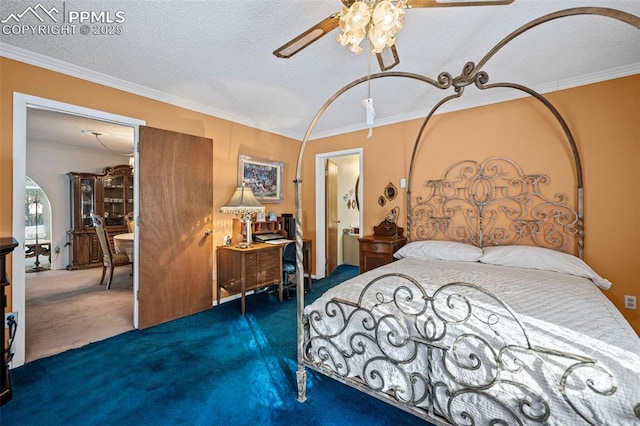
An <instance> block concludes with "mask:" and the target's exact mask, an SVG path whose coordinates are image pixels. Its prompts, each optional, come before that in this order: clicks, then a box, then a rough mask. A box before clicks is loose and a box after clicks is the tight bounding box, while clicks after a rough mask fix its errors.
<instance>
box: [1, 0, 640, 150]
mask: <svg viewBox="0 0 640 426" xmlns="http://www.w3.org/2000/svg"><path fill="white" fill-rule="evenodd" d="M41 3H42V5H43V6H46V7H51V6H52V5H55V6H56V7H58V8H59V9H60V10H61V11H62V10H63V9H62V8H63V6H64V8H65V9H64V10H65V11H66V13H68V12H69V11H76V10H81V9H82V10H85V11H106V12H109V13H110V14H111V16H112V17H115V16H116V15H115V14H116V12H118V11H120V12H122V15H121V16H123V17H124V18H125V21H124V22H123V23H122V24H121V29H122V34H118V35H95V34H87V35H82V34H80V33H79V25H78V29H76V31H77V32H76V33H75V34H73V35H29V34H5V31H4V30H3V32H2V34H1V35H0V37H1V39H0V40H1V42H2V44H0V51H1V53H2V55H3V56H6V57H9V58H13V59H18V60H22V61H25V62H29V63H33V64H36V65H40V66H44V67H47V68H50V69H54V70H57V71H63V72H68V73H70V74H72V75H77V76H80V77H82V78H87V79H89V80H92V81H97V82H101V83H103V84H108V85H110V86H113V87H118V88H122V89H125V90H129V91H132V92H134V93H139V94H142V95H145V96H148V97H151V98H155V99H160V100H163V101H166V102H171V103H174V104H177V105H181V106H184V107H187V108H192V109H195V110H198V111H202V112H205V113H208V114H212V115H216V116H219V117H222V118H225V119H228V120H232V121H235V122H239V123H243V124H247V125H250V126H252V127H256V128H259V129H263V130H266V131H271V132H275V133H278V134H281V135H284V136H289V137H292V138H295V139H298V140H300V139H302V138H303V136H304V133H305V131H306V130H307V127H308V126H309V124H310V122H311V120H312V119H313V117H314V116H315V114H316V113H317V112H318V111H319V109H320V108H321V107H322V105H323V104H324V103H325V102H326V101H327V99H328V98H329V97H330V96H331V95H333V94H334V93H335V92H336V91H338V90H339V89H340V88H342V87H344V86H345V85H347V84H348V83H350V82H351V81H353V80H355V79H357V78H360V77H363V76H366V75H367V73H368V72H369V71H368V70H369V67H370V70H371V72H378V71H379V70H378V67H377V63H376V61H375V57H371V60H369V59H370V57H369V56H370V55H367V54H366V53H364V54H362V55H355V54H353V53H351V52H349V51H348V49H347V48H344V47H342V46H340V45H339V44H338V43H337V42H336V35H337V33H338V31H339V30H334V31H333V32H332V33H330V34H328V35H326V36H325V37H323V38H321V39H320V40H318V41H317V42H315V43H313V44H312V45H310V46H309V47H307V48H306V49H304V50H303V51H301V52H299V53H298V54H296V55H295V56H293V57H292V58H290V59H280V58H276V57H275V56H274V55H273V54H272V51H273V50H274V49H275V48H277V47H279V46H281V45H282V44H284V43H285V42H287V41H289V40H290V39H291V38H293V37H294V36H296V35H298V34H299V33H301V32H303V31H304V30H306V29H308V28H309V27H311V26H312V25H314V24H315V23H316V22H318V21H320V20H322V19H324V18H326V17H327V16H329V15H331V14H332V13H334V12H336V11H338V10H339V9H340V7H341V2H340V1H339V0H318V1H303V0H286V1H283V0H271V1H261V0H245V1H237V0H236V1H167V0H164V1H160V0H155V1H113V0H111V1H97V0H96V1H78V0H66V1H64V2H63V1H48V0H47V1H44V0H43V1H42V2H41ZM36 4H37V1H7V0H5V1H3V2H1V3H0V20H7V19H9V21H7V22H6V23H5V24H2V25H7V24H11V23H12V21H11V18H10V17H11V14H14V15H15V14H19V13H22V12H23V11H24V10H26V8H27V7H29V6H32V7H35V5H36ZM583 6H601V7H609V8H615V9H619V10H623V11H626V12H629V13H632V14H634V15H636V16H640V1H638V0H626V1H624V0H622V1H619V0H591V1H577V0H562V1H557V0H555V1H552V0H515V2H514V3H513V4H511V5H508V6H482V7H456V8H451V7H447V8H427V9H411V10H408V11H407V14H406V20H405V26H404V28H403V29H402V31H401V32H400V33H399V34H398V37H397V48H398V52H399V56H400V65H399V66H397V67H396V68H394V69H393V71H406V72H412V73H417V74H422V75H425V76H428V77H431V78H433V79H435V78H436V77H437V75H438V74H439V73H441V72H443V71H447V72H449V73H451V74H452V75H453V76H457V75H458V74H460V71H461V70H462V67H463V66H464V64H465V63H466V62H467V61H479V60H480V59H481V58H482V57H483V56H484V55H485V54H486V53H487V52H488V51H489V50H490V49H491V48H492V47H493V46H494V45H495V44H496V43H497V42H499V41H500V40H501V39H503V38H504V37H505V36H507V35H508V34H509V33H510V32H512V31H514V30H515V29H517V28H519V27H520V26H522V25H524V24H526V23H527V22H529V21H532V20H533V19H536V18H538V17H540V16H542V15H545V14H547V13H550V12H555V11H558V10H562V9H568V8H571V7H583ZM20 19H21V22H20V24H24V23H27V22H29V20H31V23H34V24H35V23H37V22H36V21H35V18H34V17H33V16H32V15H29V14H26V15H24V16H22V17H21V18H20ZM14 21H15V19H14ZM9 32H10V31H9ZM484 70H485V71H487V72H488V74H489V76H490V79H491V81H492V82H496V81H509V82H515V83H519V84H524V85H526V86H529V87H532V88H534V89H536V90H538V91H541V92H546V91H550V90H557V89H559V88H564V87H570V86H573V85H579V84H585V83H589V82H593V81H599V80H603V79H608V78H614V77H618V76H622V75H629V74H635V73H638V72H639V71H640V30H638V29H635V28H633V27H631V26H630V25H628V24H625V23H622V22H620V21H616V20H613V19H610V18H604V17H601V16H575V17H568V18H563V19H558V20H555V21H552V22H548V23H545V24H543V25H540V26H538V27H536V28H534V29H533V30H531V31H528V32H527V33H525V34H523V35H522V36H520V37H518V38H516V39H515V40H514V41H512V42H511V43H509V44H508V45H507V46H505V47H504V48H503V49H502V50H500V51H499V52H498V53H497V54H496V55H495V56H494V57H493V58H491V59H490V60H489V61H488V63H487V64H486V66H485V67H484ZM451 92H452V89H449V90H448V91H447V92H446V93H451ZM369 93H370V95H371V97H372V98H373V99H374V106H375V109H376V125H380V124H387V123H393V122H397V121H402V120H406V119H410V118H416V117H422V116H424V115H425V114H426V113H427V112H428V111H429V110H430V109H431V107H432V106H433V105H434V104H435V102H437V100H439V99H441V98H442V97H443V96H444V95H445V91H442V90H439V89H435V88H433V87H431V86H428V85H425V84H424V83H419V82H417V81H411V80H407V79H400V78H385V79H377V80H374V81H372V82H371V83H370V86H368V85H367V84H362V85H359V86H357V87H355V88H354V89H352V90H350V91H349V92H347V93H345V94H344V95H343V96H341V97H340V98H339V99H338V100H337V101H336V102H334V103H333V104H332V105H331V106H330V107H329V108H328V109H327V111H326V113H325V114H324V115H323V116H322V118H321V119H320V120H319V122H318V125H317V126H316V128H315V130H314V133H313V135H312V137H320V136H326V135H331V134H337V133H343V132H347V131H352V130H357V129H364V128H366V123H365V110H364V108H363V106H362V99H363V98H366V97H368V95H369ZM88 96H90V94H88ZM489 96H490V97H489ZM509 96H510V94H506V93H499V94H498V95H496V94H491V95H487V94H486V93H483V92H481V91H479V90H477V89H475V88H473V87H468V88H467V89H466V93H465V102H462V103H459V104H458V105H457V106H458V107H460V108H461V107H465V106H472V105H477V104H482V103H486V102H491V101H495V100H499V99H504V98H508V97H509ZM136 118H143V117H136ZM34 123H35V122H34ZM34 125H35V124H34ZM49 129H51V128H49Z"/></svg>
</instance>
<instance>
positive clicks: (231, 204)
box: [220, 186, 264, 214]
mask: <svg viewBox="0 0 640 426" xmlns="http://www.w3.org/2000/svg"><path fill="white" fill-rule="evenodd" d="M263 211H264V206H263V205H262V204H260V201H258V200H257V199H256V197H255V195H253V190H252V189H251V188H250V187H248V186H239V187H237V188H236V190H235V191H234V192H233V195H232V196H231V198H230V199H229V201H227V202H226V203H225V204H224V205H223V206H222V207H220V212H221V213H235V214H251V213H258V212H263Z"/></svg>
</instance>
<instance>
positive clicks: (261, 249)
mask: <svg viewBox="0 0 640 426" xmlns="http://www.w3.org/2000/svg"><path fill="white" fill-rule="evenodd" d="M216 252H217V268H216V269H217V275H218V279H217V299H218V305H219V304H220V293H221V289H225V290H226V291H227V292H228V293H230V294H237V293H240V294H241V298H242V301H241V311H242V315H244V313H245V296H246V292H247V291H250V290H256V289H259V288H262V287H267V286H270V285H274V284H276V285H278V295H279V298H280V301H282V245H280V244H254V245H253V247H250V248H246V249H242V248H237V247H234V246H219V247H218V248H217V250H216Z"/></svg>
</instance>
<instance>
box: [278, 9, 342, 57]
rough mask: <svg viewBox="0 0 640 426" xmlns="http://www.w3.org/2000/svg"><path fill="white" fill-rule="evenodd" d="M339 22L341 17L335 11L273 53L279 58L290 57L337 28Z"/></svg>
mask: <svg viewBox="0 0 640 426" xmlns="http://www.w3.org/2000/svg"><path fill="white" fill-rule="evenodd" d="M339 24H340V18H339V17H338V14H337V13H334V14H333V15H331V16H329V17H328V18H325V19H323V20H322V21H320V22H318V23H317V24H316V25H314V26H313V27H311V28H309V29H308V30H307V31H305V32H303V33H302V34H300V35H299V36H297V37H296V38H294V39H293V40H291V41H289V42H288V43H285V44H284V45H282V46H280V47H279V48H277V49H276V50H274V51H273V54H274V55H276V56H277V57H278V58H290V57H292V56H293V55H295V54H296V53H298V52H299V51H301V50H302V49H304V48H305V47H307V46H308V45H310V44H311V43H313V42H314V41H316V40H317V39H319V38H320V37H322V36H323V35H325V34H326V33H328V32H331V31H333V30H334V29H336V28H337V27H338V25H339Z"/></svg>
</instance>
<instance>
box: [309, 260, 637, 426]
mask: <svg viewBox="0 0 640 426" xmlns="http://www.w3.org/2000/svg"><path fill="white" fill-rule="evenodd" d="M385 273H402V274H406V275H408V276H410V277H412V278H414V279H415V280H417V281H418V282H419V283H420V285H421V286H422V287H423V288H424V291H426V294H427V295H428V296H429V297H431V296H433V295H434V292H435V291H436V290H437V289H438V288H440V287H441V286H443V285H445V284H448V283H452V282H464V283H472V284H476V285H478V286H480V287H482V288H484V289H487V290H488V291H490V292H491V293H493V294H494V295H496V296H497V297H498V298H500V299H501V300H502V301H504V302H505V303H506V304H507V305H508V306H509V307H510V308H511V309H513V311H514V312H515V313H516V316H517V318H519V320H520V321H521V322H522V324H523V325H524V328H525V330H526V336H527V337H528V339H529V344H530V345H531V346H532V347H534V348H543V350H542V351H541V354H542V355H541V356H540V357H542V358H544V360H545V366H544V367H543V368H541V367H540V366H539V365H538V364H537V360H538V355H536V356H533V357H531V356H530V354H526V355H525V354H522V356H521V357H519V359H521V360H522V362H523V363H525V364H526V365H527V368H525V370H527V373H526V374H527V377H526V378H525V379H522V377H521V374H522V372H521V371H519V372H518V374H519V378H518V379H514V380H519V383H523V381H524V383H525V384H526V386H527V389H532V390H533V393H534V394H541V395H543V396H544V398H545V402H544V403H545V404H549V406H550V409H549V411H550V414H548V415H546V417H545V418H544V420H543V423H544V424H555V425H573V424H589V423H588V422H593V424H598V425H615V426H619V425H640V417H639V416H640V339H639V338H638V336H637V334H636V333H635V332H634V330H633V329H632V328H631V326H630V325H629V324H628V323H627V321H626V320H625V319H624V317H623V316H622V315H621V314H620V312H619V311H618V310H617V309H616V308H615V306H614V305H613V304H612V303H611V302H610V301H609V300H608V299H607V298H606V297H605V296H604V295H603V294H602V291H601V290H600V289H598V288H597V287H596V286H595V285H594V284H593V283H592V282H591V281H590V280H587V279H584V278H580V277H575V276H572V275H565V274H559V273H556V272H547V271H540V270H532V269H523V268H511V267H503V266H494V265H486V264H481V263H477V262H450V261H442V260H434V261H426V260H420V259H415V258H405V259H401V260H399V261H396V262H393V263H391V264H389V265H386V266H384V267H382V268H378V269H375V270H373V271H369V272H367V273H365V274H362V275H359V276H357V277H355V278H353V279H352V280H349V281H347V282H345V283H343V284H341V285H339V286H336V287H334V288H333V289H330V290H329V291H327V292H326V293H325V294H324V295H323V296H321V297H320V298H319V299H318V300H316V301H315V302H314V303H313V304H311V305H309V306H307V307H306V308H305V314H306V315H310V314H311V313H312V312H315V315H314V316H312V327H311V328H310V337H311V338H314V337H317V336H318V333H317V330H318V329H323V327H328V330H330V329H332V327H334V329H337V328H339V327H340V326H341V325H340V323H341V321H342V320H341V319H340V318H338V317H332V318H328V317H329V316H328V315H326V314H324V312H325V305H326V304H327V302H329V301H330V300H331V299H332V298H339V299H344V300H348V301H352V302H357V301H358V298H359V296H360V293H361V291H362V289H363V288H364V287H365V286H366V285H367V284H368V283H369V282H371V280H372V279H374V278H375V277H377V276H380V275H382V274H385ZM384 281H385V282H389V281H391V279H385V280H384ZM375 293H376V292H372V294H371V295H370V296H367V297H369V299H368V300H365V301H364V302H363V304H364V305H367V306H372V305H373V304H375V303H376V294H375ZM380 294H381V293H380V292H378V296H377V297H378V299H377V301H378V302H379V301H380V300H381V299H380ZM389 297H392V295H391V293H389ZM434 306H435V305H434ZM391 308H392V306H389V309H387V307H386V306H385V307H379V308H376V309H375V310H376V314H375V315H376V316H380V315H384V314H385V313H387V312H389V310H390V309H391ZM317 315H320V316H321V317H322V319H321V321H322V324H323V325H322V326H320V327H319V326H318V324H320V320H318V316H317ZM332 321H333V324H332V323H331V322H332ZM360 322H361V321H360ZM353 323H354V324H355V325H354V324H352V323H351V322H350V323H349V326H348V327H347V328H349V327H355V326H356V325H357V324H358V321H353ZM327 324H328V325H327ZM406 325H407V328H408V329H410V330H413V331H411V334H412V335H419V333H418V332H416V331H415V329H414V328H412V326H411V323H407V324H406ZM429 327H430V326H428V325H425V330H433V329H432V328H429ZM436 330H437V327H436ZM354 332H355V330H347V332H346V333H343V334H342V335H341V336H343V337H339V338H337V339H336V341H335V342H334V343H335V344H336V345H338V346H340V345H343V346H344V348H345V349H347V348H348V347H352V346H350V345H353V343H354V340H353V336H354ZM500 333H501V334H500V336H498V337H499V340H502V339H504V340H506V341H508V342H514V341H515V342H516V345H523V346H526V340H523V339H522V337H521V335H520V334H519V332H518V331H517V330H516V331H515V332H514V334H513V335H511V332H510V331H506V332H505V331H504V330H502V331H501V332H500ZM341 339H342V340H341ZM445 341H446V340H443V342H445ZM319 344H320V343H317V344H316V343H314V344H313V345H312V349H311V352H312V353H313V352H314V350H317V349H318V345H319ZM447 344H452V342H447ZM549 350H551V351H549ZM553 351H560V352H562V353H565V354H566V353H569V354H572V355H576V356H580V357H586V358H591V359H595V360H597V365H598V366H600V367H601V368H602V369H604V371H607V372H609V373H610V374H611V375H612V376H613V377H614V383H613V385H614V386H615V388H612V387H611V383H610V382H609V380H608V377H609V376H608V375H607V374H602V375H600V374H596V375H597V376H598V377H597V378H595V382H594V386H595V387H596V388H597V389H600V390H603V391H604V390H611V389H615V392H613V393H612V395H610V396H609V395H607V396H602V395H599V394H598V393H597V392H593V391H591V390H589V389H588V387H589V386H588V383H587V384H585V383H583V382H582V381H584V382H586V381H587V379H593V378H594V377H593V374H594V372H593V371H587V370H588V369H584V370H585V371H587V373H586V374H587V375H586V376H584V377H583V376H581V374H580V371H575V372H573V373H572V374H569V376H570V377H565V378H566V379H567V382H566V386H565V388H564V389H565V391H564V392H565V393H566V396H567V399H569V400H570V401H571V403H572V404H575V405H576V406H577V410H578V411H579V412H580V413H583V415H584V416H585V418H586V419H588V421H585V419H583V418H581V417H580V416H579V415H578V414H576V413H575V412H573V411H571V410H569V411H568V412H567V411H565V408H558V407H562V406H563V405H566V403H565V402H564V401H563V398H562V395H561V394H558V392H557V390H555V391H553V392H552V391H551V390H549V382H551V384H552V385H554V386H555V385H557V383H561V382H562V381H563V380H564V379H565V378H563V376H562V374H563V373H564V372H565V371H566V370H565V369H567V368H568V366H570V365H572V363H573V362H575V360H568V361H567V358H566V357H556V356H555V354H554V353H553ZM383 352H384V350H383ZM516 352H517V351H516ZM417 353H419V355H418V358H420V357H425V360H420V359H418V360H416V361H415V362H414V361H413V360H412V361H411V362H410V363H409V362H407V363H406V368H407V369H408V370H410V371H411V372H413V373H418V374H425V371H426V370H427V367H426V363H427V361H426V352H425V350H422V349H421V350H419V351H417ZM518 353H519V352H518ZM365 358H366V355H363V356H355V357H352V358H350V359H349V360H348V361H347V362H349V363H352V365H349V373H348V374H347V375H348V376H358V377H361V378H362V377H363V376H365V375H366V374H368V372H369V370H368V369H371V368H373V367H371V365H366V359H365ZM436 358H437V356H436ZM506 358H507V359H511V358H509V357H506ZM316 359H317V358H316ZM401 364H403V365H404V364H405V363H404V362H403V363H401ZM436 364H437V363H436ZM377 368H379V366H378V367H376V369H377ZM433 368H434V370H433V371H432V373H431V374H432V376H433V377H432V378H431V382H432V383H435V382H436V381H443V382H446V381H447V380H448V379H447V377H448V374H449V372H447V371H445V370H446V369H443V368H442V366H437V365H436V366H435V367H433ZM334 369H336V368H335V367H334ZM480 370H482V369H480ZM382 371H385V370H384V368H382ZM598 371H601V370H599V369H598ZM340 374H342V373H340ZM383 374H389V376H390V377H391V379H390V380H399V379H398V378H397V377H395V376H394V374H393V373H392V372H386V373H383ZM454 374H455V372H454ZM462 374H463V375H464V374H470V375H473V374H476V373H473V372H472V373H468V372H464V373H462ZM515 376H516V375H515V374H514V377H515ZM603 377H604V378H603ZM576 378H577V379H578V381H579V382H580V383H573V382H572V380H576ZM500 379H501V382H502V381H504V383H508V382H509V380H511V378H510V377H507V375H506V374H503V375H502V376H501V377H500ZM469 380H471V379H469ZM426 381H428V380H426ZM385 386H386V385H385ZM496 388H499V389H498V390H497V392H499V393H502V392H514V393H516V394H517V393H518V392H519V390H518V389H517V388H515V390H514V389H513V388H512V387H510V386H507V385H500V386H497V387H496ZM584 388H587V390H586V391H585V389H584ZM385 389H388V387H385ZM451 389H453V390H456V389H458V388H457V387H456V386H455V385H451V388H450V390H451ZM494 391H495V389H494ZM552 393H554V394H553V395H552ZM402 398H403V396H402V395H400V399H402ZM407 398H408V397H407ZM482 399H483V397H482V396H481V397H477V395H473V396H472V397H469V398H468V399H466V401H467V404H470V403H471V404H472V405H473V406H474V407H473V409H470V410H471V411H472V415H473V416H482V415H483V414H482V410H483V409H482V408H478V407H481V406H483V404H482V403H480V401H481V400H482ZM416 405H419V406H427V405H428V404H427V402H419V403H418V404H416ZM634 410H635V412H634ZM542 411H544V410H542ZM494 415H496V414H495V413H494V412H491V414H490V416H494ZM521 420H522V419H521ZM454 421H461V422H462V421H463V420H461V419H459V418H454ZM523 423H524V424H539V423H535V422H534V421H532V419H524V421H523Z"/></svg>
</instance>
